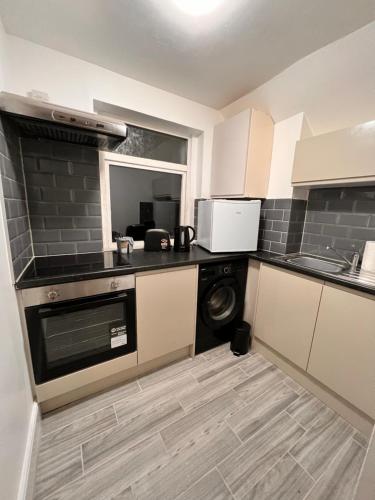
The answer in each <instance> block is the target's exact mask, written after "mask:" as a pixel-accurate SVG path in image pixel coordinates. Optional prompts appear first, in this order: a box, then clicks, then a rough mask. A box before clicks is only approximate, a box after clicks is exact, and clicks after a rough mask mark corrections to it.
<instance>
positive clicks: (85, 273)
mask: <svg viewBox="0 0 375 500" xmlns="http://www.w3.org/2000/svg"><path fill="white" fill-rule="evenodd" d="M244 257H249V258H250V259H254V260H258V261H260V262H265V263H268V264H272V265H274V266H277V267H281V268H284V269H288V270H290V271H294V272H296V273H301V274H305V275H307V276H312V277H314V278H317V279H321V280H324V281H327V282H330V283H335V284H337V285H342V286H345V287H348V288H352V289H354V290H359V291H361V292H365V293H369V294H372V295H375V282H374V283H373V284H372V283H369V282H366V281H363V280H361V279H360V276H359V275H356V276H354V277H349V276H347V275H338V274H332V273H325V272H322V271H316V270H313V269H308V268H306V267H302V266H297V265H296V264H292V263H290V262H285V261H284V260H282V257H283V256H282V255H280V254H275V253H272V252H263V251H257V252H236V253H216V254H215V253H210V252H208V251H207V250H204V249H203V248H200V247H197V246H195V247H192V248H191V250H190V252H186V253H178V252H174V251H173V250H171V251H170V252H145V251H144V250H134V252H133V253H131V254H130V255H125V256H122V255H119V254H117V253H116V252H99V253H88V254H77V255H57V256H50V257H35V258H34V259H33V261H32V262H31V263H30V264H29V266H28V267H27V268H26V270H25V271H24V273H23V274H22V276H21V277H20V278H19V279H18V281H17V282H16V288H17V289H24V288H35V287H39V286H48V285H55V284H59V283H69V282H74V281H83V280H90V279H95V278H105V277H110V276H119V275H126V274H134V273H139V272H142V271H154V270H158V269H166V268H171V267H180V266H189V265H196V264H205V263H209V262H220V261H225V260H233V259H241V258H244ZM374 279H375V277H374Z"/></svg>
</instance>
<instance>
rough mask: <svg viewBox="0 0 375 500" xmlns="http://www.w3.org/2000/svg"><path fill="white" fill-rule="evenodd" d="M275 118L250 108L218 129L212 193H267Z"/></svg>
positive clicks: (222, 123)
mask: <svg viewBox="0 0 375 500" xmlns="http://www.w3.org/2000/svg"><path fill="white" fill-rule="evenodd" d="M272 141H273V121H272V119H271V117H270V116H268V115H266V114H265V113H263V112H261V111H256V110H254V109H247V110H245V111H242V112H241V113H238V114H237V115H235V116H233V117H231V118H228V119H227V120H225V121H223V122H221V123H219V124H218V125H216V126H215V129H214V139H213V149H212V171H211V196H213V197H245V196H246V197H253V198H265V197H266V196H267V190H268V181H269V174H270V166H271V156H272Z"/></svg>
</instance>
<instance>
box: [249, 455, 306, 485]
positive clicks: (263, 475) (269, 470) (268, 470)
mask: <svg viewBox="0 0 375 500" xmlns="http://www.w3.org/2000/svg"><path fill="white" fill-rule="evenodd" d="M288 454H289V450H288V451H287V452H286V453H284V454H283V455H282V456H281V457H280V458H279V459H278V460H276V462H275V463H274V464H273V465H271V467H269V468H268V469H267V470H266V472H265V473H264V474H262V475H261V476H260V478H259V479H258V480H257V481H255V483H253V484H251V487H252V488H254V487H255V486H256V485H257V484H258V483H260V481H262V480H263V479H264V478H265V477H266V476H267V474H268V473H269V472H271V471H272V470H273V469H274V468H275V467H276V466H277V464H278V463H279V462H281V461H282V460H283V459H284V458H285V457H286V456H287V455H288ZM298 465H299V464H298ZM301 469H302V467H301ZM309 476H310V474H309Z"/></svg>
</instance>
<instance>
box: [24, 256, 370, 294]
mask: <svg viewBox="0 0 375 500" xmlns="http://www.w3.org/2000/svg"><path fill="white" fill-rule="evenodd" d="M280 256H281V255H280V254H272V253H270V252H263V251H256V252H237V253H233V254H228V253H208V252H207V255H202V256H200V257H194V256H192V258H191V259H187V260H185V261H175V262H173V261H170V262H165V263H160V262H159V263H155V264H145V265H138V266H137V265H135V266H132V267H121V268H117V269H116V268H113V269H108V270H100V271H92V272H88V273H81V274H75V275H72V274H70V275H65V276H57V277H45V278H35V279H32V278H30V279H27V280H23V279H20V280H18V281H17V282H16V283H15V288H16V290H25V289H30V288H39V287H43V286H53V285H59V284H63V283H72V282H79V281H88V280H93V279H100V278H110V277H112V276H125V275H129V274H136V273H141V272H148V271H157V270H159V269H160V270H161V269H170V268H175V267H176V268H177V267H185V266H191V265H199V264H207V263H210V262H212V263H215V262H222V261H226V260H238V259H243V258H249V259H252V260H256V261H259V262H264V263H265V264H270V265H273V266H275V267H279V268H282V269H287V270H289V271H292V272H295V273H297V274H302V275H305V276H310V277H312V278H316V279H319V280H321V281H325V282H328V283H333V284H336V285H340V286H343V287H344V288H349V289H352V290H357V291H360V292H363V293H367V294H369V295H375V287H371V286H366V285H365V284H363V283H359V282H352V281H349V280H346V279H345V278H340V277H338V276H332V275H330V274H326V273H322V272H320V271H315V270H313V269H307V268H302V267H299V266H296V265H295V264H290V263H288V262H285V261H283V260H280Z"/></svg>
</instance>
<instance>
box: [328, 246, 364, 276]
mask: <svg viewBox="0 0 375 500" xmlns="http://www.w3.org/2000/svg"><path fill="white" fill-rule="evenodd" d="M326 250H331V251H332V252H334V253H335V254H336V255H338V256H339V257H340V259H343V260H344V261H345V262H346V263H347V264H349V266H350V272H351V273H354V272H355V271H356V269H357V266H358V261H359V257H360V255H359V252H354V253H353V257H352V260H349V259H347V258H346V257H345V255H342V254H341V253H339V252H338V251H337V250H336V248H333V247H330V246H329V245H327V246H326Z"/></svg>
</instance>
